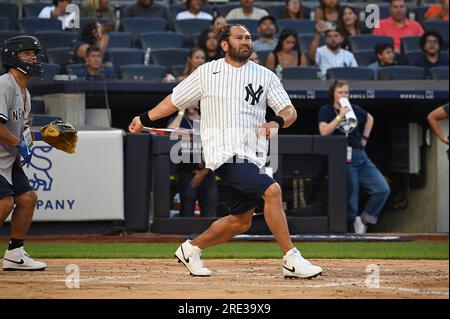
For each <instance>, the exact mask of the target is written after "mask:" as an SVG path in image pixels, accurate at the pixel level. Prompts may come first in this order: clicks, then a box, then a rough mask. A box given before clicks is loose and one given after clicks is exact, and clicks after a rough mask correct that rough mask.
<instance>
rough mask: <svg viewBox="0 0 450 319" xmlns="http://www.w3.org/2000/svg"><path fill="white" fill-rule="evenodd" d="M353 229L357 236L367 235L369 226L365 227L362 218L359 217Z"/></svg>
mask: <svg viewBox="0 0 450 319" xmlns="http://www.w3.org/2000/svg"><path fill="white" fill-rule="evenodd" d="M353 228H354V229H355V234H365V233H367V226H366V225H364V223H363V222H362V220H361V217H360V216H357V217H356V218H355V222H354V223H353Z"/></svg>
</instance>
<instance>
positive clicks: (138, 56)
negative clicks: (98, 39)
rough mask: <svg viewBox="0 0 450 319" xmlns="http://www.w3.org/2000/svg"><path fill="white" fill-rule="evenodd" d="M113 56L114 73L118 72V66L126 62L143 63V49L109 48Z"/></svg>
mask: <svg viewBox="0 0 450 319" xmlns="http://www.w3.org/2000/svg"><path fill="white" fill-rule="evenodd" d="M108 51H109V52H110V53H111V55H112V58H113V66H114V70H115V72H116V74H120V67H121V66H122V65H127V64H143V63H144V51H142V50H141V49H136V48H111V49H109V50H108Z"/></svg>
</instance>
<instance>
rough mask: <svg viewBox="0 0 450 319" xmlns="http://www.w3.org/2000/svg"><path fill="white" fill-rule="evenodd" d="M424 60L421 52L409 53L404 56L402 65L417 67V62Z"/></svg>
mask: <svg viewBox="0 0 450 319" xmlns="http://www.w3.org/2000/svg"><path fill="white" fill-rule="evenodd" d="M422 58H423V52H422V51H421V50H415V51H409V52H408V53H406V54H405V55H404V56H403V59H402V62H403V63H402V64H407V65H416V64H417V61H418V60H420V59H422Z"/></svg>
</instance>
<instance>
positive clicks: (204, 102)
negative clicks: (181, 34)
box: [172, 58, 292, 170]
mask: <svg viewBox="0 0 450 319" xmlns="http://www.w3.org/2000/svg"><path fill="white" fill-rule="evenodd" d="M199 101H200V105H201V114H202V115H201V121H200V133H201V142H202V145H203V152H204V156H205V164H206V168H209V169H212V170H215V169H217V168H219V167H220V166H221V165H222V164H223V163H225V162H226V161H227V160H228V159H230V158H232V157H233V156H235V155H237V156H239V157H242V158H246V159H248V160H249V161H250V162H252V163H254V164H256V165H257V166H259V167H263V166H264V165H265V164H266V157H267V150H268V142H267V140H266V139H265V138H264V137H262V138H259V139H256V133H257V129H258V128H259V127H260V126H261V125H262V124H263V123H265V122H266V120H265V115H266V108H267V106H269V107H271V108H272V109H273V110H274V112H275V113H276V114H278V113H279V112H280V111H281V110H282V109H284V108H285V107H287V106H289V105H292V102H291V100H290V99H289V96H288V94H287V93H286V91H285V90H284V88H283V85H282V84H281V82H280V80H279V79H278V77H277V76H276V75H275V74H274V73H273V72H272V71H270V70H269V69H267V68H265V67H263V66H260V65H258V64H255V63H253V62H250V61H249V62H247V63H246V64H245V65H243V66H242V67H240V68H235V67H233V66H232V65H230V64H229V63H227V62H225V59H223V58H222V59H218V60H215V61H212V62H209V63H206V64H203V65H202V66H200V67H199V68H197V69H196V70H195V71H194V72H193V73H192V74H191V75H190V76H189V77H187V78H186V79H185V80H184V81H182V82H181V83H179V84H178V85H177V86H176V87H175V88H174V89H173V93H172V103H173V104H174V105H175V107H177V108H178V109H179V110H183V109H185V108H187V107H188V106H190V105H193V104H196V103H198V102H199Z"/></svg>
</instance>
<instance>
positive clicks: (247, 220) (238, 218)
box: [230, 210, 253, 234]
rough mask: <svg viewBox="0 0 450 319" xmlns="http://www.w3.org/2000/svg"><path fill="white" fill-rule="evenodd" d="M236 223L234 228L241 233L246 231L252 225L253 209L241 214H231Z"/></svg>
mask: <svg viewBox="0 0 450 319" xmlns="http://www.w3.org/2000/svg"><path fill="white" fill-rule="evenodd" d="M230 216H231V219H232V221H233V224H234V228H235V229H236V230H237V231H238V232H239V234H242V233H245V232H246V231H247V230H249V229H250V227H251V226H252V218H253V210H252V212H251V214H250V213H245V214H240V215H230Z"/></svg>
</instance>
